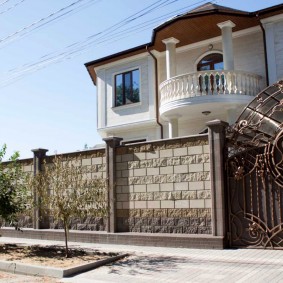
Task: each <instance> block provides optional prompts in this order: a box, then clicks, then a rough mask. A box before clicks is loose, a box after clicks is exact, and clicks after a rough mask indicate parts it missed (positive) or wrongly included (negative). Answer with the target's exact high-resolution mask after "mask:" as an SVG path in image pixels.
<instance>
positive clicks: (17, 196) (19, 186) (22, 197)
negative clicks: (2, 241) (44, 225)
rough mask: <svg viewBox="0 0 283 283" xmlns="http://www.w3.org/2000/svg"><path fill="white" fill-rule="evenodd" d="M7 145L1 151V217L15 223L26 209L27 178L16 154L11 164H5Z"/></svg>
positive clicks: (11, 159) (10, 161)
mask: <svg viewBox="0 0 283 283" xmlns="http://www.w3.org/2000/svg"><path fill="white" fill-rule="evenodd" d="M6 149H7V147H6V145H5V144H4V145H3V147H2V148H1V149H0V217H1V218H2V219H4V220H5V221H8V222H11V223H12V224H13V223H15V221H16V220H17V215H18V214H19V213H21V212H23V211H24V210H25V209H26V200H27V190H26V183H25V177H24V174H23V172H22V169H21V165H20V164H19V162H18V158H19V153H18V152H15V153H14V154H13V155H12V156H11V157H10V159H9V162H8V163H6V164H3V158H4V157H5V154H6Z"/></svg>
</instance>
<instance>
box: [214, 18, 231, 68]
mask: <svg viewBox="0 0 283 283" xmlns="http://www.w3.org/2000/svg"><path fill="white" fill-rule="evenodd" d="M217 26H218V27H219V28H220V29H221V33H222V48H223V63H224V70H234V51H233V39H232V28H233V27H235V24H234V23H233V22H231V21H230V20H229V21H226V22H223V23H219V24H217Z"/></svg>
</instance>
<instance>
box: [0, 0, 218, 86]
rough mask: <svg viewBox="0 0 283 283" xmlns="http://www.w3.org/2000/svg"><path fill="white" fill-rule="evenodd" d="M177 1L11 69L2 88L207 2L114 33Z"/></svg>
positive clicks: (122, 21)
mask: <svg viewBox="0 0 283 283" xmlns="http://www.w3.org/2000/svg"><path fill="white" fill-rule="evenodd" d="M176 1H178V0H171V1H170V0H166V1H162V0H159V1H156V2H154V3H153V4H152V5H150V6H148V7H146V8H144V9H142V10H141V11H139V12H137V13H135V14H133V15H131V16H130V17H127V18H125V19H123V20H121V21H119V22H118V23H116V24H114V25H112V26H110V27H108V28H107V29H105V30H103V31H101V32H98V33H95V34H93V35H91V36H89V37H87V38H86V39H85V40H83V41H78V42H75V43H72V44H70V45H68V46H67V47H65V48H64V49H63V51H59V52H52V53H49V54H45V55H43V56H41V57H40V59H39V60H38V61H35V62H31V63H26V64H24V65H22V66H20V67H17V68H13V69H10V70H9V71H8V74H9V77H8V78H7V79H6V80H4V81H2V82H1V81H0V86H6V85H9V84H10V83H12V82H14V81H16V80H18V79H21V78H22V77H24V76H25V75H27V74H29V73H32V72H36V71H38V70H40V69H42V68H45V67H47V66H48V65H50V64H54V63H60V62H62V61H65V60H69V59H72V58H73V57H74V56H77V55H79V54H82V53H84V52H85V51H86V50H87V49H88V48H89V47H91V46H92V45H94V44H95V45H96V46H97V45H100V44H103V43H104V44H105V43H109V42H113V41H114V40H115V41H117V40H120V39H121V38H124V37H126V36H128V34H129V33H136V32H140V31H141V30H144V29H148V27H149V26H152V25H153V24H154V23H156V22H158V21H160V20H161V19H164V18H168V16H169V15H173V14H174V13H175V14H174V15H176V12H178V13H180V12H182V11H184V10H185V9H188V8H191V7H193V6H195V5H199V4H201V3H203V2H206V0H203V1H198V2H195V3H193V4H191V5H188V6H186V7H184V8H181V9H178V10H175V11H173V12H170V13H167V14H164V15H162V16H159V17H157V18H154V19H151V20H148V21H145V22H142V23H140V24H138V25H135V26H132V27H128V28H126V29H124V30H120V31H119V32H116V33H114V32H115V31H117V26H119V27H118V28H121V27H123V26H125V25H127V24H128V23H130V22H133V21H135V20H137V19H139V18H141V17H143V16H145V15H147V14H149V13H150V12H152V11H153V6H154V5H156V6H155V9H157V8H160V7H161V6H162V5H169V4H172V3H174V2H176ZM160 2H161V3H160ZM213 2H215V1H213ZM149 8H150V9H149ZM146 10H147V13H146ZM186 11H187V10H186ZM99 35H101V37H99V38H96V37H97V36H99ZM107 36H108V37H107ZM66 50H67V51H66Z"/></svg>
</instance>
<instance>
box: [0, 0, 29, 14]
mask: <svg viewBox="0 0 283 283" xmlns="http://www.w3.org/2000/svg"><path fill="white" fill-rule="evenodd" d="M25 1H26V0H20V1H18V2H17V3H15V4H14V5H12V6H10V7H8V8H7V9H6V10H4V11H1V12H0V15H3V14H4V13H7V12H9V11H10V10H12V9H14V8H16V7H17V6H19V5H20V4H22V3H23V2H25Z"/></svg>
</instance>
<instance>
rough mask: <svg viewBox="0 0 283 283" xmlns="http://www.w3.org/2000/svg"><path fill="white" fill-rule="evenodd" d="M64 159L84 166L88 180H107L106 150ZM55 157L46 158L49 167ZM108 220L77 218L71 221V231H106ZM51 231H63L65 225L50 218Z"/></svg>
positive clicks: (75, 154) (65, 155) (92, 151)
mask: <svg viewBox="0 0 283 283" xmlns="http://www.w3.org/2000/svg"><path fill="white" fill-rule="evenodd" d="M62 157H63V159H64V158H69V159H74V160H75V165H76V166H82V167H83V168H84V170H85V172H86V175H87V178H89V179H96V178H103V179H106V158H105V149H100V150H88V151H83V152H75V153H69V154H63V155H62ZM53 158H54V156H48V157H47V158H46V161H47V165H48V163H51V162H52V159H53ZM106 222H107V221H106V219H105V218H103V217H92V216H91V215H89V216H87V217H85V218H84V219H81V218H75V219H72V221H71V226H70V229H72V230H89V231H104V230H106ZM49 223H50V228H51V229H63V223H61V222H60V221H59V222H58V221H56V220H54V218H53V217H52V216H50V217H49Z"/></svg>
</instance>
